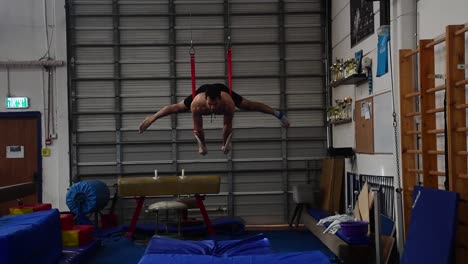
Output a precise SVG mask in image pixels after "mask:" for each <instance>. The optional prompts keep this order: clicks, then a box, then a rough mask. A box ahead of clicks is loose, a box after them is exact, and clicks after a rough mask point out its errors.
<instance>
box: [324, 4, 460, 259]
mask: <svg viewBox="0 0 468 264" xmlns="http://www.w3.org/2000/svg"><path fill="white" fill-rule="evenodd" d="M390 5H391V22H390V24H391V41H390V43H391V45H392V48H391V52H392V53H393V56H392V57H393V58H392V60H393V62H394V63H393V72H394V74H393V75H394V78H393V84H394V86H395V90H394V92H395V99H396V101H395V110H396V113H397V121H398V123H399V122H400V115H399V105H400V104H399V100H398V98H399V92H398V79H399V76H398V50H399V49H402V48H406V49H409V48H411V49H415V48H416V44H417V40H418V39H432V38H435V37H437V36H440V35H441V34H443V33H444V32H445V27H446V26H447V25H453V24H465V23H467V22H468V13H467V12H466V11H467V10H468V1H466V0H451V1H440V0H419V1H417V0H391V1H390ZM374 14H375V16H374V21H375V32H377V29H378V28H379V22H380V13H379V4H378V2H374ZM467 40H468V38H467ZM332 46H333V51H332V52H333V59H335V58H344V59H348V58H352V57H354V53H355V52H356V51H358V50H360V49H362V50H363V53H364V55H365V56H370V57H371V58H372V61H373V74H374V76H373V77H374V78H373V79H374V92H373V96H374V98H375V96H377V95H383V94H385V93H389V91H391V88H392V85H391V83H392V82H391V78H390V72H389V73H387V74H386V75H384V76H382V77H380V78H376V77H375V72H376V63H377V59H376V54H377V53H376V46H377V34H374V35H373V36H371V37H369V38H367V39H366V40H364V41H363V42H362V43H360V44H358V45H357V46H356V47H354V48H351V41H350V1H349V0H333V1H332ZM466 49H467V57H468V41H467V44H466ZM435 50H436V54H435V60H436V73H444V72H445V61H444V57H445V54H444V52H445V49H444V47H443V45H438V46H436V48H435ZM467 75H468V71H467ZM438 84H440V83H436V85H438ZM332 89H333V91H332V94H333V99H342V98H344V97H352V98H353V100H354V102H355V101H356V100H360V99H363V98H366V97H368V96H369V94H368V92H367V84H363V85H360V86H358V87H355V86H352V85H348V86H341V87H337V88H332ZM438 99H441V98H438ZM437 105H440V104H437ZM387 107H388V106H387ZM383 110H385V109H380V110H379V111H383ZM388 113H392V109H386V113H385V115H382V116H386V115H388ZM374 116H375V113H374ZM387 122H389V123H390V124H389V123H387ZM392 122H393V120H392V117H391V116H388V118H382V120H379V124H380V125H385V126H386V127H390V129H393V126H392V125H391V123H392ZM437 123H438V125H442V124H443V122H442V120H440V118H439V120H437ZM354 126H355V124H354V122H353V123H347V124H341V125H335V126H334V130H333V143H334V147H353V148H355V145H356V143H355V131H354ZM374 131H375V130H374ZM387 131H388V129H387ZM399 134H400V132H399V126H398V137H399ZM374 138H376V135H374ZM386 138H387V140H389V141H391V142H388V143H390V144H392V145H395V139H394V136H386ZM398 141H399V138H398ZM442 141H443V139H440V140H439V142H438V148H439V149H443V142H442ZM374 143H375V142H374ZM440 143H442V144H440ZM399 146H400V147H399V150H401V145H399ZM438 163H439V164H438V165H439V170H441V171H443V170H444V167H443V160H442V159H441V158H439V162H438ZM400 164H401V163H400ZM346 170H347V171H354V172H356V173H358V174H372V175H385V176H396V175H397V171H396V155H395V152H394V151H393V153H389V154H374V155H363V154H357V158H356V161H355V164H354V165H352V164H351V163H350V161H348V162H347V164H346ZM442 182H443V179H440V180H439V183H440V184H442ZM396 213H397V218H398V219H401V216H400V213H399V212H398V211H397V212H396ZM398 230H399V231H398ZM401 230H402V228H401V222H400V223H398V224H397V232H398V235H397V241H399V242H398V249H399V250H400V252H401V250H402V249H403V247H402V246H403V242H402V241H403V240H402V239H401V237H403V234H402V233H400V232H402V231H401Z"/></svg>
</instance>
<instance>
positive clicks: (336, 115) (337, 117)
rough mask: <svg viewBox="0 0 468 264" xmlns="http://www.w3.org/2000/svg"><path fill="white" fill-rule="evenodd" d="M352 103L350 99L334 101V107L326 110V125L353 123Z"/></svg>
mask: <svg viewBox="0 0 468 264" xmlns="http://www.w3.org/2000/svg"><path fill="white" fill-rule="evenodd" d="M352 102H353V99H352V98H350V97H346V98H344V99H337V100H335V105H334V106H331V107H329V108H328V110H327V121H328V123H329V124H333V125H337V124H344V123H349V122H351V121H353V116H352Z"/></svg>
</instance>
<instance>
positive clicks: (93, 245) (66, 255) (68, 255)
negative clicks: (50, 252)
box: [57, 240, 101, 264]
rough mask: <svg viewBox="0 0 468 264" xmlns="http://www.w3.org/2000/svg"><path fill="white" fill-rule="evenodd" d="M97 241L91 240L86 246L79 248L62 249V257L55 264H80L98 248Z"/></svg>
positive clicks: (98, 242)
mask: <svg viewBox="0 0 468 264" xmlns="http://www.w3.org/2000/svg"><path fill="white" fill-rule="evenodd" d="M100 244H101V243H100V241H99V240H93V241H91V242H90V243H88V244H86V245H82V246H79V247H65V248H63V252H62V257H61V258H60V260H59V262H58V263H57V264H80V263H86V262H84V261H85V260H86V259H87V258H88V257H89V256H90V255H92V254H93V253H94V252H96V250H97V249H98V248H99V246H100Z"/></svg>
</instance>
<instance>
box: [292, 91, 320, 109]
mask: <svg viewBox="0 0 468 264" xmlns="http://www.w3.org/2000/svg"><path fill="white" fill-rule="evenodd" d="M287 104H288V105H289V106H290V109H294V108H308V107H324V102H323V94H321V93H315V94H312V93H309V94H302V95H300V94H290V95H288V96H287Z"/></svg>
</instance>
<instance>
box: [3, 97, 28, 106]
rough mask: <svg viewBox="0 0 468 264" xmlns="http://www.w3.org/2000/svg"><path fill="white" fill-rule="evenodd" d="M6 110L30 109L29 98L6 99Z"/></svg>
mask: <svg viewBox="0 0 468 264" xmlns="http://www.w3.org/2000/svg"><path fill="white" fill-rule="evenodd" d="M5 105H6V108H29V99H28V98H27V97H7V98H6V99H5Z"/></svg>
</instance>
